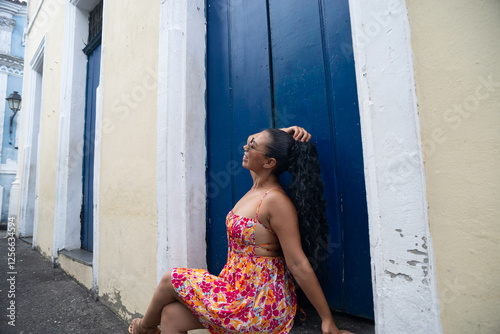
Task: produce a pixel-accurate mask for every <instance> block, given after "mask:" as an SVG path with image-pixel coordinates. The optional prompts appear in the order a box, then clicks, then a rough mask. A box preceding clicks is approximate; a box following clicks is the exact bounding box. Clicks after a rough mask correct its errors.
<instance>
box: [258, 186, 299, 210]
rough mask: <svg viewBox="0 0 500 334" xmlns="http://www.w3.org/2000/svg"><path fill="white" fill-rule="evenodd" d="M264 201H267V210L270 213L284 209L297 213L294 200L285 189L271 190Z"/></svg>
mask: <svg viewBox="0 0 500 334" xmlns="http://www.w3.org/2000/svg"><path fill="white" fill-rule="evenodd" d="M264 202H266V203H265V204H266V205H265V208H266V209H267V210H266V211H268V212H269V214H270V215H272V214H273V213H280V212H283V211H286V212H288V211H292V212H293V213H294V214H295V213H296V212H295V206H294V205H293V203H292V200H291V199H290V197H288V195H287V193H286V192H285V191H284V190H283V189H273V190H272V191H270V192H269V193H268V194H267V198H266V200H264Z"/></svg>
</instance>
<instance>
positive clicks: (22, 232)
mask: <svg viewBox="0 0 500 334" xmlns="http://www.w3.org/2000/svg"><path fill="white" fill-rule="evenodd" d="M44 58H45V37H43V38H42V40H41V41H40V43H39V45H38V48H37V50H36V51H35V54H34V55H33V58H32V60H31V62H30V64H29V75H28V83H27V85H26V86H27V90H26V93H27V94H26V100H27V101H28V105H27V106H26V108H25V109H23V110H24V113H25V115H24V116H23V119H25V124H24V147H23V166H22V171H23V173H22V182H21V198H20V208H19V223H18V229H17V236H18V237H24V236H33V243H32V246H33V248H34V247H35V246H36V232H37V228H38V190H39V174H40V154H39V153H40V133H41V128H42V124H41V123H42V122H41V119H42V118H41V115H42V113H43V73H44V72H45V69H44V63H45V62H44ZM34 148H35V149H34Z"/></svg>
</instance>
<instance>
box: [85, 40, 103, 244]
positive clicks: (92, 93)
mask: <svg viewBox="0 0 500 334" xmlns="http://www.w3.org/2000/svg"><path fill="white" fill-rule="evenodd" d="M100 66H101V45H100V44H99V45H98V46H97V47H96V48H95V49H93V51H91V52H90V54H89V55H88V63H87V95H86V105H85V130H84V142H83V203H82V248H83V249H85V250H88V251H92V250H93V245H94V238H93V231H94V219H93V217H94V214H93V213H94V211H93V210H94V199H93V193H94V144H95V116H96V93H97V86H99V76H100Z"/></svg>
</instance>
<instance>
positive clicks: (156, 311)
mask: <svg viewBox="0 0 500 334" xmlns="http://www.w3.org/2000/svg"><path fill="white" fill-rule="evenodd" d="M177 298H178V294H177V292H176V291H175V290H174V287H173V286H172V272H171V271H168V272H167V273H166V274H165V275H163V277H162V279H161V280H160V283H158V286H157V287H156V290H155V292H154V294H153V298H152V299H151V302H150V303H149V306H148V309H147V310H146V314H144V318H142V319H140V320H139V319H138V320H136V319H134V321H133V323H132V324H131V326H133V327H134V329H135V331H134V334H135V333H139V334H141V333H156V329H157V328H158V324H159V323H160V321H161V314H162V310H163V307H164V306H165V305H167V304H170V303H172V302H175V301H177Z"/></svg>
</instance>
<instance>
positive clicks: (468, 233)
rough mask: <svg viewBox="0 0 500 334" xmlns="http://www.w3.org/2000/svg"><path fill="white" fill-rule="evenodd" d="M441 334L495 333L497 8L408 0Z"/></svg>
mask: <svg viewBox="0 0 500 334" xmlns="http://www.w3.org/2000/svg"><path fill="white" fill-rule="evenodd" d="M407 5H408V11H409V17H410V25H411V35H412V48H413V53H414V66H415V76H416V86H417V96H418V103H419V113H420V118H421V122H422V139H423V142H424V153H425V166H426V175H427V196H428V202H429V224H430V229H431V235H432V237H433V240H434V252H435V261H436V271H437V284H438V294H439V300H440V308H441V320H442V325H443V331H444V333H453V334H455V333H499V332H500V318H499V316H498V312H499V310H500V281H499V280H498V277H499V276H500V266H498V262H499V257H500V255H499V254H500V224H498V222H499V220H500V208H499V203H500V192H499V191H498V189H500V176H499V171H500V170H499V168H498V166H499V165H500V154H499V144H500V131H499V129H500V112H499V107H500V63H499V61H498V60H499V58H498V55H499V54H500V37H499V36H500V21H499V20H498V18H499V17H500V2H499V1H497V0H485V1H480V0H473V1H471V0H458V1H457V0H444V1H431V0H424V1H422V0H418V1H417V0H408V1H407Z"/></svg>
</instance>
